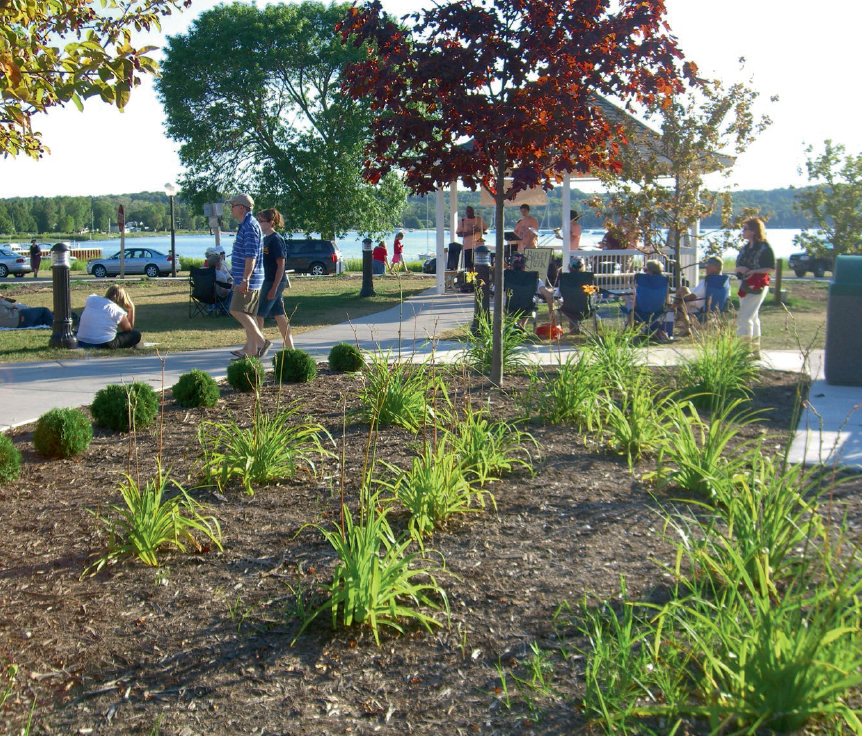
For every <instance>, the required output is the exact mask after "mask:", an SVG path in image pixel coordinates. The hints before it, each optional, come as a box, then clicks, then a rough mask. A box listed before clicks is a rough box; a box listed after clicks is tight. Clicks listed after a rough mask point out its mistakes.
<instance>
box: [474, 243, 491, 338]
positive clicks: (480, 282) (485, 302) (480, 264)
mask: <svg viewBox="0 0 862 736" xmlns="http://www.w3.org/2000/svg"><path fill="white" fill-rule="evenodd" d="M473 265H474V266H475V268H476V282H475V283H476V286H477V291H476V303H475V307H474V311H473V325H472V327H471V328H470V331H471V332H472V333H473V334H474V335H475V334H476V333H477V332H478V331H479V316H480V315H481V314H485V315H487V314H488V310H489V309H490V307H491V251H490V250H489V249H488V246H487V245H480V246H479V247H478V248H474V250H473ZM480 290H481V293H479V292H480Z"/></svg>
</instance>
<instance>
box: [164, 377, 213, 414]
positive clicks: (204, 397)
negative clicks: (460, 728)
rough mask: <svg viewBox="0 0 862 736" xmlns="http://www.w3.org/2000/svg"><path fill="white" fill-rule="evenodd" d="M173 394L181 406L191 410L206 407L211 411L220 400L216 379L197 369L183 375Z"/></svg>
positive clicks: (173, 389) (172, 390) (175, 385)
mask: <svg viewBox="0 0 862 736" xmlns="http://www.w3.org/2000/svg"><path fill="white" fill-rule="evenodd" d="M171 392H172V393H173V395H174V399H175V400H176V402H177V403H178V404H179V405H180V406H185V407H189V408H193V407H198V406H205V407H208V408H210V409H211V408H212V407H214V406H215V405H216V404H218V400H219V388H218V384H217V383H216V381H215V379H214V378H213V377H212V376H211V375H210V374H209V373H206V372H205V371H201V370H198V369H197V368H193V369H192V370H191V371H189V372H188V373H183V375H181V376H180V378H179V380H178V381H177V382H176V383H175V384H174V387H173V388H172V389H171Z"/></svg>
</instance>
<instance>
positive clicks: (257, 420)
mask: <svg viewBox="0 0 862 736" xmlns="http://www.w3.org/2000/svg"><path fill="white" fill-rule="evenodd" d="M298 416H299V409H298V408H297V407H296V405H294V406H292V407H288V408H281V409H279V410H277V411H276V412H274V413H272V414H269V413H267V412H262V411H259V410H256V411H255V415H254V420H253V423H252V426H250V427H240V426H239V425H238V424H237V423H236V422H235V421H234V420H233V419H230V420H228V421H224V422H204V423H203V424H201V426H200V428H199V430H198V439H199V440H200V443H201V446H202V448H203V460H202V461H201V464H202V467H203V472H204V476H205V478H206V481H207V483H215V484H216V485H218V487H219V488H224V487H225V486H226V485H227V484H228V482H229V481H230V480H231V479H232V478H240V479H241V481H242V485H243V488H244V489H245V492H246V493H247V494H248V495H249V496H251V495H253V494H254V488H253V486H254V485H265V484H268V483H274V482H277V481H280V480H287V479H289V478H293V476H294V475H296V474H297V473H298V472H306V473H308V474H309V475H311V476H316V475H317V467H316V466H315V464H314V461H313V460H312V458H313V457H315V456H316V457H320V458H323V457H329V456H331V455H332V452H331V451H330V450H328V449H327V448H326V447H325V446H324V440H326V441H327V442H329V443H332V444H334V443H333V442H332V438H331V437H330V435H329V433H328V432H327V431H326V430H325V429H324V428H323V427H322V426H321V425H320V424H317V423H316V422H297V417H298Z"/></svg>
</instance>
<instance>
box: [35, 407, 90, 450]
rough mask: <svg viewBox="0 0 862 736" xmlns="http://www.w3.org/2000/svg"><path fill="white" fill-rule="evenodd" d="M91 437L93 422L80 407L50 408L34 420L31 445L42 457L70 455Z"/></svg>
mask: <svg viewBox="0 0 862 736" xmlns="http://www.w3.org/2000/svg"><path fill="white" fill-rule="evenodd" d="M92 439H93V424H92V422H90V420H89V419H87V416H86V415H85V414H84V412H82V411H81V410H80V409H51V411H49V412H45V413H44V414H43V415H42V416H41V417H39V421H37V422H36V431H35V432H34V433H33V446H34V447H35V448H36V452H38V453H39V454H40V455H42V456H43V457H72V456H73V455H77V454H78V453H80V452H83V451H84V450H86V449H87V448H88V447H89V446H90V442H91V441H92Z"/></svg>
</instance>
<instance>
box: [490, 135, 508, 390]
mask: <svg viewBox="0 0 862 736" xmlns="http://www.w3.org/2000/svg"><path fill="white" fill-rule="evenodd" d="M505 172H506V159H505V151H504V150H503V148H502V146H501V148H500V154H499V156H498V160H497V177H496V179H497V182H496V190H497V191H496V194H495V195H494V203H495V205H496V209H495V212H496V214H495V237H496V248H495V251H496V256H495V258H496V261H495V263H494V324H493V331H492V334H493V342H492V345H491V383H493V384H494V385H496V386H502V385H503V309H504V306H503V234H504V230H505V227H504V223H503V201H504V197H505V194H506V192H505V187H506V180H505Z"/></svg>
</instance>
